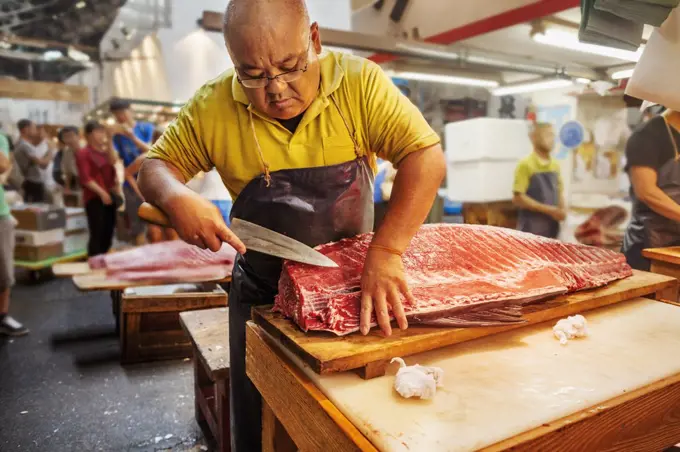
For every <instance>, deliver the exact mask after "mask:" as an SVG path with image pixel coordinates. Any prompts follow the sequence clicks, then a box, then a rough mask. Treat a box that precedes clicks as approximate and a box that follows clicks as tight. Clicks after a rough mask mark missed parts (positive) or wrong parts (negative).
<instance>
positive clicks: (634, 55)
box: [531, 28, 644, 62]
mask: <svg viewBox="0 0 680 452" xmlns="http://www.w3.org/2000/svg"><path fill="white" fill-rule="evenodd" d="M531 37H532V39H533V40H534V41H536V42H538V43H541V44H546V45H550V46H553V47H559V48H562V49H566V50H575V51H577V52H583V53H590V54H592V55H600V56H604V57H609V58H617V59H619V60H625V61H634V62H637V61H638V60H639V59H640V56H641V55H642V50H643V49H644V46H640V48H639V49H638V50H637V51H636V52H631V51H628V50H622V49H616V48H614V47H606V46H600V45H595V44H588V43H585V42H581V41H579V39H578V35H576V34H575V33H570V32H567V31H562V30H557V29H555V28H548V29H546V30H538V31H534V32H532V33H531Z"/></svg>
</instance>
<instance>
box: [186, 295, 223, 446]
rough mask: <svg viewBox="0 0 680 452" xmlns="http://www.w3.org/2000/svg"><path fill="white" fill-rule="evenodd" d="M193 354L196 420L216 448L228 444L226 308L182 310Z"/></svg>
mask: <svg viewBox="0 0 680 452" xmlns="http://www.w3.org/2000/svg"><path fill="white" fill-rule="evenodd" d="M179 316H180V321H181V324H182V328H184V331H186V333H187V335H188V336H189V338H190V339H191V343H192V346H193V356H194V398H195V408H194V410H195V413H196V422H197V423H198V425H199V426H200V427H201V429H202V430H203V433H204V434H205V435H206V437H208V438H211V439H212V441H213V442H214V443H215V446H216V449H217V451H219V452H227V451H229V450H230V448H231V444H230V442H231V435H230V431H231V430H230V423H229V419H230V417H229V308H217V309H204V310H199V311H187V312H182V313H181V314H180V315H179Z"/></svg>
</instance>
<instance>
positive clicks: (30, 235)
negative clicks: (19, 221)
mask: <svg viewBox="0 0 680 452" xmlns="http://www.w3.org/2000/svg"><path fill="white" fill-rule="evenodd" d="M14 239H15V241H16V244H17V245H30V246H41V245H49V244H50V243H61V242H63V241H64V230H63V229H50V230H49V231H25V230H23V229H17V230H15V231H14Z"/></svg>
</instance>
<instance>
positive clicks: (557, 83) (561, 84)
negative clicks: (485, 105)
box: [491, 78, 574, 96]
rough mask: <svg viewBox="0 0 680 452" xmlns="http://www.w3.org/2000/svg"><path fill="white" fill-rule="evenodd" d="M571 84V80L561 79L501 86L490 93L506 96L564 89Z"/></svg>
mask: <svg viewBox="0 0 680 452" xmlns="http://www.w3.org/2000/svg"><path fill="white" fill-rule="evenodd" d="M573 84H574V82H572V81H571V80H568V79H563V78H557V79H547V80H539V81H534V82H527V83H518V84H516V85H507V86H501V87H500V88H496V89H495V90H493V91H492V92H491V93H492V94H493V95H494V96H506V95H508V94H520V93H531V92H534V91H543V90H546V89H553V88H565V87H567V86H571V85H573Z"/></svg>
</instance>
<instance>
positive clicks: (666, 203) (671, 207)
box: [638, 187, 680, 222]
mask: <svg viewBox="0 0 680 452" xmlns="http://www.w3.org/2000/svg"><path fill="white" fill-rule="evenodd" d="M638 197H639V198H640V200H641V201H642V202H644V203H645V204H647V205H648V206H649V208H650V209H652V210H653V211H654V212H656V213H658V214H659V215H661V216H663V217H666V218H668V219H671V220H673V221H677V222H680V205H678V203H676V202H675V201H673V198H671V197H670V196H668V195H667V194H666V193H664V192H663V190H661V189H660V188H658V187H654V188H653V189H650V190H649V193H645V194H644V195H643V196H638Z"/></svg>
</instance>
